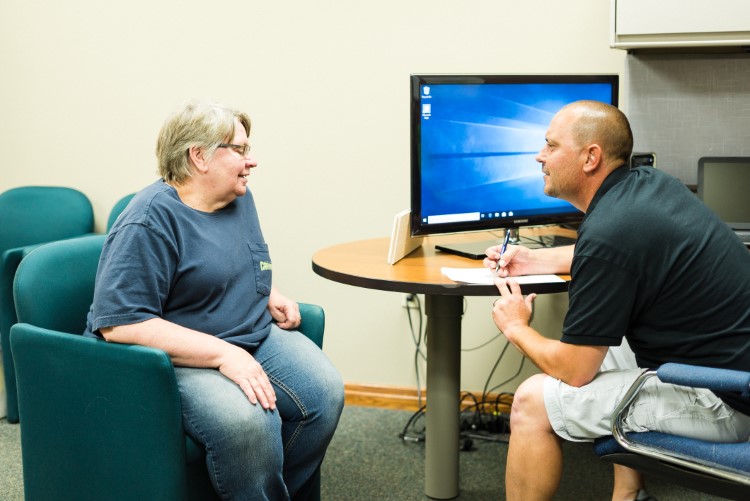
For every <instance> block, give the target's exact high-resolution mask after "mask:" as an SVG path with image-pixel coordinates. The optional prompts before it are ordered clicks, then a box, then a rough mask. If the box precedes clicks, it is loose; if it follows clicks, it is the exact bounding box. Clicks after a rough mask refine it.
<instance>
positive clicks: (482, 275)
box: [440, 267, 565, 285]
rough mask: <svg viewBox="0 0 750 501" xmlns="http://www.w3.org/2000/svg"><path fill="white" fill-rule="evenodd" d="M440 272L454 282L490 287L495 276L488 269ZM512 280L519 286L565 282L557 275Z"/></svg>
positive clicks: (444, 270) (441, 269)
mask: <svg viewBox="0 0 750 501" xmlns="http://www.w3.org/2000/svg"><path fill="white" fill-rule="evenodd" d="M440 271H441V272H442V273H443V275H445V276H446V277H448V278H450V279H451V280H453V281H454V282H462V283H465V284H479V285H492V284H493V283H494V279H495V276H496V275H495V274H494V273H492V270H490V269H489V268H446V267H442V268H440ZM513 279H514V280H515V281H516V282H518V283H519V284H546V283H555V282H564V281H565V280H563V279H562V278H560V277H558V276H557V275H525V276H522V277H513Z"/></svg>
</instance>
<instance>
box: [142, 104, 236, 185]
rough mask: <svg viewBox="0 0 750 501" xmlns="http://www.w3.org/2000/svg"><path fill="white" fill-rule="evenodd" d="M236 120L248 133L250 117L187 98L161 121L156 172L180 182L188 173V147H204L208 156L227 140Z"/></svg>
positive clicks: (232, 135) (188, 175)
mask: <svg viewBox="0 0 750 501" xmlns="http://www.w3.org/2000/svg"><path fill="white" fill-rule="evenodd" d="M237 120H239V122H240V124H242V127H244V129H245V133H246V134H247V135H248V136H249V135H250V117H249V116H247V114H245V113H243V112H241V111H236V110H232V109H230V108H227V107H225V106H222V105H220V104H216V103H211V102H207V101H190V102H188V103H186V104H184V105H183V106H182V107H181V108H180V109H179V110H177V112H176V113H174V114H173V115H172V116H171V117H169V118H168V119H167V121H166V122H164V125H163V126H162V128H161V131H160V132H159V139H158V141H157V143H156V158H157V159H158V162H159V175H160V176H161V177H162V178H163V179H164V180H165V181H167V182H175V183H178V184H179V183H182V182H183V181H185V180H186V179H187V178H188V177H190V176H191V174H192V170H191V167H192V163H191V161H190V156H189V154H188V151H189V150H190V148H193V147H199V148H204V149H205V155H206V157H207V158H209V159H210V158H211V157H212V156H213V154H214V152H215V151H216V148H217V147H218V145H219V144H220V143H227V142H231V140H232V138H233V137H234V134H235V132H236V131H235V126H236V121H237Z"/></svg>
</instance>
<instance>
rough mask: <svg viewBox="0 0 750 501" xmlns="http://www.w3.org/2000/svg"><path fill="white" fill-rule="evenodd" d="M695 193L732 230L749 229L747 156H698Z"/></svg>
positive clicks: (749, 171)
mask: <svg viewBox="0 0 750 501" xmlns="http://www.w3.org/2000/svg"><path fill="white" fill-rule="evenodd" d="M698 197H699V198H700V199H701V200H703V203H705V204H706V205H707V206H708V207H709V208H710V209H711V210H713V211H714V212H715V213H716V214H718V216H719V217H720V218H721V219H722V220H723V221H724V222H726V223H727V224H728V225H729V226H730V227H731V228H732V229H733V230H750V201H748V200H750V157H703V158H701V159H699V160H698Z"/></svg>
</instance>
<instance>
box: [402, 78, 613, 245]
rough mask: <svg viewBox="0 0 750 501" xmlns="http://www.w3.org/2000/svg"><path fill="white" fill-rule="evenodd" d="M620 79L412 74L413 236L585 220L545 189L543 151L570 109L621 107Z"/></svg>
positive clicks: (571, 207) (573, 208)
mask: <svg viewBox="0 0 750 501" xmlns="http://www.w3.org/2000/svg"><path fill="white" fill-rule="evenodd" d="M618 84H619V78H618V76H617V75H411V221H410V223H411V232H412V235H413V236H418V235H431V234H439V233H457V232H467V231H481V230H497V229H503V228H514V229H517V228H519V227H521V226H540V225H549V224H562V223H576V222H580V220H581V219H582V218H583V214H582V213H581V212H580V211H578V210H577V209H576V208H575V207H573V206H572V205H570V204H569V203H568V202H565V201H563V200H560V199H557V198H552V197H549V196H547V195H545V194H544V191H543V188H544V180H543V177H542V172H541V167H540V165H539V164H538V163H537V162H536V161H535V157H536V155H537V153H538V152H539V150H540V149H541V148H542V147H543V146H544V144H545V133H546V131H547V127H548V126H549V123H550V121H551V119H552V117H553V116H554V114H555V113H556V112H557V111H558V110H560V108H562V107H563V106H564V105H566V104H569V103H571V102H573V101H578V100H583V99H587V100H596V101H602V102H605V103H608V104H612V105H615V106H617V104H618ZM444 250H447V249H444Z"/></svg>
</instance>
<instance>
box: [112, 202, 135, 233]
mask: <svg viewBox="0 0 750 501" xmlns="http://www.w3.org/2000/svg"><path fill="white" fill-rule="evenodd" d="M134 196H135V193H131V194H129V195H125V196H124V197H122V198H121V199H120V200H118V201H117V202H115V205H114V207H112V210H111V211H110V212H109V217H108V218H107V233H109V230H111V229H112V226H114V224H115V221H117V217H118V216H119V215H120V214H121V213H122V211H124V210H125V207H127V206H128V204H129V203H130V201H131V200H133V197H134Z"/></svg>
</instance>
